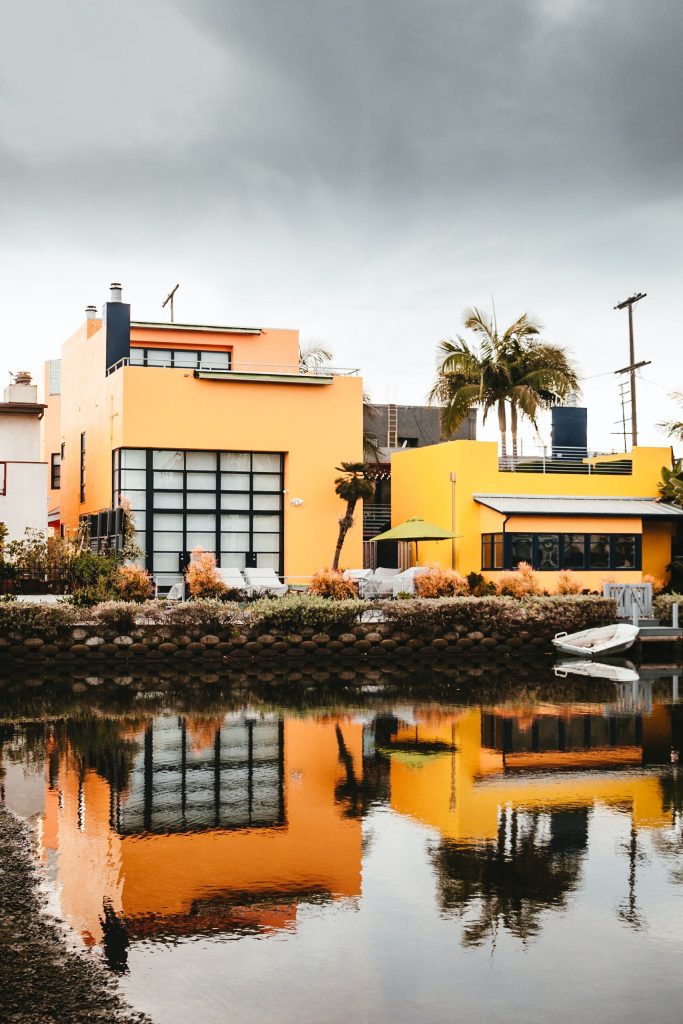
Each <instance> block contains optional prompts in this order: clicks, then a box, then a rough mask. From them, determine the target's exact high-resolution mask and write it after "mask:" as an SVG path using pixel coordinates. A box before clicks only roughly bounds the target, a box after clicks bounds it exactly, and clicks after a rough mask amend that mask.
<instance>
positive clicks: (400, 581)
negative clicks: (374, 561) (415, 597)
mask: <svg viewBox="0 0 683 1024" xmlns="http://www.w3.org/2000/svg"><path fill="white" fill-rule="evenodd" d="M424 572H427V566H426V565H414V566H412V568H410V569H406V570H405V571H404V572H400V573H399V574H398V576H394V578H393V579H392V581H391V583H392V591H393V595H394V597H396V595H397V594H414V593H415V577H416V576H420V575H422V573H424Z"/></svg>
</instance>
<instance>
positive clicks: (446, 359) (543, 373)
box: [429, 308, 578, 452]
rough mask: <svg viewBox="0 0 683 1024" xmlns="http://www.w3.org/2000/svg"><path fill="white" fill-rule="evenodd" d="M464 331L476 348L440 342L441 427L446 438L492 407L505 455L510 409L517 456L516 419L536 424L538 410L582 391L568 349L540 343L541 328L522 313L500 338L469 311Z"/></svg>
mask: <svg viewBox="0 0 683 1024" xmlns="http://www.w3.org/2000/svg"><path fill="white" fill-rule="evenodd" d="M463 323H464V325H465V327H466V328H467V329H468V330H470V331H472V332H473V334H474V335H475V337H476V339H477V342H478V347H477V346H472V345H471V344H470V343H469V342H468V341H467V340H466V339H465V338H462V337H460V336H459V335H458V336H457V338H456V340H455V341H442V342H441V343H440V345H439V347H438V357H439V364H438V367H437V376H436V381H435V383H434V385H433V387H432V390H431V392H430V395H429V398H430V401H433V402H438V403H439V404H440V405H441V406H442V409H443V413H442V428H443V431H444V434H445V436H446V437H448V436H450V434H451V433H452V432H453V431H454V430H455V429H456V428H457V427H458V426H459V425H460V423H462V422H463V420H464V419H465V417H466V416H467V414H468V413H469V410H470V409H471V408H472V407H473V406H478V407H479V408H480V409H481V410H482V414H483V419H484V421H485V420H486V417H487V415H488V414H489V412H491V410H492V409H496V410H497V412H498V424H499V428H500V432H501V439H502V443H503V452H505V445H506V434H507V418H506V417H507V413H506V406H507V405H509V407H510V414H511V421H510V422H511V428H512V442H513V452H515V450H516V445H517V418H518V415H520V414H521V415H523V416H526V417H527V418H528V419H529V420H531V422H532V423H534V424H535V423H536V418H537V415H538V412H539V410H540V409H548V408H550V407H551V406H552V405H554V404H556V403H557V402H558V401H561V400H562V399H564V398H565V397H566V396H567V395H568V394H569V393H570V392H571V391H574V390H576V389H577V388H578V377H577V374H576V369H575V367H574V366H573V365H572V363H571V361H570V359H569V357H568V355H567V352H566V350H565V349H563V348H560V347H559V346H557V345H550V344H548V343H547V342H544V341H542V340H541V339H540V337H539V336H540V333H541V330H542V325H541V324H540V323H539V322H538V321H535V320H533V319H532V318H531V317H529V316H528V315H527V314H526V313H523V314H522V315H521V316H520V317H519V318H518V319H517V320H516V321H515V322H514V323H513V324H511V325H510V326H509V327H508V328H507V329H506V330H505V331H504V332H503V333H502V334H499V332H498V328H497V325H496V324H495V323H492V322H491V320H490V318H489V317H488V316H487V315H486V314H485V313H483V312H482V311H481V310H479V309H476V308H475V309H466V310H465V311H464V314H463Z"/></svg>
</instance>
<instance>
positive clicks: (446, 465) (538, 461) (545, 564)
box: [391, 441, 683, 593]
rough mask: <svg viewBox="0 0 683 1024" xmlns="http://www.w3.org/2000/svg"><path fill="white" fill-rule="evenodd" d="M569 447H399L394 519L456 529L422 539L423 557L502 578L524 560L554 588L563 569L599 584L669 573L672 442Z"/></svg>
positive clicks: (681, 513) (590, 585)
mask: <svg viewBox="0 0 683 1024" xmlns="http://www.w3.org/2000/svg"><path fill="white" fill-rule="evenodd" d="M562 454H563V453H557V452H556V453H553V452H550V453H549V454H548V456H547V457H542V458H539V457H533V458H522V457H519V458H516V459H512V458H510V457H509V456H508V457H506V458H499V455H498V446H497V444H496V443H495V442H488V441H452V442H449V443H447V444H439V445H432V446H431V447H427V448H417V449H412V450H406V451H403V452H399V453H397V454H395V455H394V456H393V457H392V461H391V476H392V496H391V515H392V525H398V524H399V523H402V522H404V521H405V520H406V519H408V518H410V517H411V516H420V517H422V518H423V519H426V520H429V521H430V522H433V523H436V524H438V525H439V526H441V527H443V528H445V529H447V530H450V529H454V531H455V532H456V533H457V534H458V539H457V540H456V541H455V544H454V545H453V546H451V543H450V542H449V541H445V542H443V541H442V542H439V543H420V545H419V552H418V564H420V565H428V564H431V563H439V564H441V565H443V566H448V567H451V566H452V567H453V568H455V569H457V570H458V572H460V573H462V574H463V575H466V574H467V573H470V572H481V573H483V575H484V576H485V578H486V579H487V580H491V581H493V582H495V581H496V579H497V578H498V575H499V573H500V572H501V571H502V570H503V569H514V568H515V567H516V566H517V565H518V563H519V562H522V561H523V562H528V563H530V564H531V565H533V567H534V568H535V569H537V570H538V571H539V572H542V573H543V576H544V579H543V585H544V589H546V590H548V591H549V592H551V593H552V592H553V591H555V590H556V589H557V574H558V572H559V571H560V570H562V569H571V570H573V571H574V572H575V573H576V575H577V577H578V578H579V580H580V582H581V583H582V585H583V586H584V587H585V588H587V589H590V590H601V589H602V583H603V581H604V580H606V579H610V580H613V581H615V582H622V583H639V582H641V581H642V578H643V575H645V574H650V575H652V576H654V577H657V578H660V579H666V578H668V572H667V566H668V564H669V563H670V562H671V557H672V542H673V539H674V537H675V534H676V531H677V529H678V528H679V524H681V523H683V510H681V509H676V508H674V507H672V506H670V505H665V504H662V503H661V502H659V501H657V497H658V487H657V485H658V482H659V481H660V479H661V470H662V466H667V467H670V466H671V465H672V451H671V449H670V448H664V447H662V448H645V447H637V448H634V449H633V451H631V452H628V453H625V454H623V455H618V456H614V455H610V456H590V455H588V454H586V455H582V456H579V457H576V456H575V457H572V458H568V459H567V458H565V459H562V458H561V455H562ZM452 548H453V550H452Z"/></svg>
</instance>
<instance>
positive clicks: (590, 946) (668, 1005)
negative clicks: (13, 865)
mask: <svg viewBox="0 0 683 1024" xmlns="http://www.w3.org/2000/svg"><path fill="white" fill-rule="evenodd" d="M615 692H616V691H615ZM627 704H628V702H624V700H622V699H621V698H619V700H616V701H612V703H611V704H609V705H608V704H602V705H600V704H597V703H593V704H591V703H588V702H586V701H585V700H584V701H583V702H580V703H576V704H573V705H569V704H566V705H563V704H559V705H553V704H534V705H527V704H524V703H523V702H521V701H520V702H517V703H515V704H514V705H512V704H510V705H505V704H501V705H500V706H499V705H492V706H490V707H487V708H483V709H480V708H476V707H469V708H446V707H441V706H439V705H436V704H429V705H425V706H424V707H421V706H420V705H419V704H413V703H412V702H407V703H406V702H405V701H404V702H401V703H400V704H399V703H398V702H397V703H396V705H394V706H393V707H392V706H390V705H389V706H386V707H384V708H383V709H382V710H381V712H379V713H377V714H376V713H375V712H374V711H372V710H368V709H365V710H363V712H362V713H361V712H358V711H357V710H356V711H352V710H349V712H344V711H343V710H339V709H335V711H333V712H332V711H330V712H328V713H318V714H303V715H292V714H290V713H287V712H283V713H282V714H278V713H277V712H270V713H269V714H261V713H259V712H258V711H254V710H253V709H249V710H248V711H247V712H246V713H245V712H242V713H239V712H232V713H231V714H229V715H225V714H223V713H222V712H217V713H214V714H211V715H201V714H197V715H190V714H188V715H187V716H185V717H182V716H179V715H178V714H176V713H175V712H172V711H170V710H167V711H166V712H164V713H161V714H160V713H159V712H155V714H154V715H149V716H148V715H145V713H144V712H135V713H133V712H131V714H130V715H129V716H128V717H125V716H124V717H123V718H118V719H117V718H112V719H107V718H106V716H103V717H98V716H93V717H92V718H91V719H88V718H87V717H86V718H83V719H79V720H75V719H74V720H73V721H72V722H66V723H64V722H62V723H58V724H57V725H55V726H54V727H53V726H47V727H46V726H43V725H42V724H36V725H34V726H31V727H30V729H29V728H27V729H26V731H25V732H23V733H22V732H21V730H19V731H18V732H17V733H15V734H12V733H11V732H7V733H6V734H5V746H4V752H3V755H2V756H3V764H4V767H5V773H6V774H5V779H4V786H5V789H6V799H7V802H8V805H9V806H15V807H16V809H18V810H20V811H21V812H23V813H25V814H34V815H36V816H37V820H38V822H39V837H40V852H41V856H42V857H43V862H44V864H45V867H46V871H47V876H48V880H49V884H50V885H51V886H52V888H53V891H54V893H55V894H58V897H59V900H60V901H61V909H62V912H63V913H64V914H65V916H66V917H67V919H68V920H69V921H70V923H71V924H72V926H73V927H74V929H75V930H76V932H77V933H78V935H80V937H81V940H82V941H83V942H84V943H85V944H86V945H90V946H95V947H96V948H97V949H101V948H102V947H103V946H104V948H105V950H106V952H107V955H108V958H109V962H110V964H111V966H112V967H114V968H115V967H117V966H118V967H119V968H122V967H123V968H127V972H126V973H124V974H122V975H121V984H122V987H123V990H124V992H125V993H126V994H127V996H128V998H129V999H130V1000H131V1002H132V1003H133V1005H134V1006H135V1007H136V1008H139V1009H142V1010H146V1011H148V1012H149V1013H150V1014H151V1015H152V1017H153V1019H154V1020H155V1021H156V1022H158V1024H176V1022H181V1021H182V1022H186V1021H188V1020H193V1019H196V1020H197V1021H198V1022H206V1024H211V1022H214V1021H216V1022H218V1021H223V1020H230V1021H231V1022H234V1024H240V1022H242V1021H244V1022H249V1024H253V1022H258V1024H269V1022H271V1021H272V1022H275V1021H277V1022H278V1024H286V1022H292V1024H294V1022H296V1024H308V1022H311V1024H312V1022H314V1021H315V1022H316V1024H318V1022H319V1021H326V1022H332V1024H336V1022H345V1024H346V1022H351V1021H353V1022H356V1021H359V1022H363V1021H373V1022H389V1021H391V1022H406V1024H412V1022H417V1021H429V1022H434V1024H442V1022H443V1024H446V1022H448V1024H450V1022H452V1021H463V1022H468V1024H469V1022H471V1021H475V1022H476V1021H479V1020H481V1021H486V1022H498V1021H500V1022H501V1024H502V1022H503V1021H505V1022H508V1021H512V1022H520V1024H521V1022H522V1021H524V1022H525V1024H526V1022H535V1021H544V1022H545V1021H547V1020H548V1019H549V1018H551V1019H554V1020H556V1021H559V1022H571V1024H574V1022H576V1024H578V1022H584V1021H592V1020H595V1021H599V1022H601V1024H603V1022H606V1024H610V1022H612V1021H614V1022H617V1021H618V1022H620V1024H622V1022H624V1021H626V1022H634V1024H635V1022H636V1021H637V1022H641V1021H643V1020H648V1021H651V1022H654V1024H660V1022H661V1024H665V1022H666V1024H668V1022H669V1021H674V1020H678V1019H679V1017H680V1014H679V990H680V983H679V980H678V979H679V973H678V971H679V961H680V956H681V954H682V953H683V925H681V923H680V922H681V921H682V920H683V914H682V911H683V839H682V836H681V829H682V821H681V803H682V802H683V785H682V784H681V782H680V781H678V771H679V769H677V768H675V767H674V768H671V767H670V766H668V765H666V762H667V761H668V760H669V757H670V753H671V750H672V749H673V748H676V749H678V748H679V747H680V741H681V733H682V732H683V729H682V724H683V715H682V714H681V712H683V708H681V707H678V706H673V707H672V706H666V705H663V704H661V703H658V702H656V701H655V703H654V705H653V703H652V700H651V699H648V701H646V702H640V704H639V708H638V709H637V713H636V714H634V713H633V706H632V705H631V706H630V710H629V707H628V706H627ZM664 765H666V766H664ZM41 780H42V792H41V785H40V783H41ZM103 922H105V923H103Z"/></svg>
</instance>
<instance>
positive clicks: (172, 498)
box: [113, 448, 284, 575]
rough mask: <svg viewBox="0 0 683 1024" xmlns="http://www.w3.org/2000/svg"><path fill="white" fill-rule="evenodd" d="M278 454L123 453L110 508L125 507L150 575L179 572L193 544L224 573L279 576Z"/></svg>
mask: <svg viewBox="0 0 683 1024" xmlns="http://www.w3.org/2000/svg"><path fill="white" fill-rule="evenodd" d="M283 471H284V459H283V455H282V454H281V453H280V452H226V451H179V450H175V449H163V450H158V449H157V450H152V449H144V448H122V449H118V450H116V451H115V452H114V462H113V504H114V505H117V504H118V503H119V501H120V499H121V498H122V497H123V498H125V499H126V500H127V501H128V502H129V503H130V507H131V511H132V515H133V520H134V523H135V529H136V531H137V536H136V539H137V543H138V544H139V546H140V548H141V549H142V550H143V552H144V553H145V565H146V567H147V569H148V570H149V571H150V572H154V573H171V574H174V573H175V574H177V573H180V572H182V571H183V569H184V568H185V566H186V565H187V564H188V562H189V559H190V553H191V552H192V551H193V549H194V548H196V547H197V546H199V547H202V548H203V549H204V550H205V551H209V552H211V553H212V554H214V555H215V557H216V562H217V564H218V565H219V566H222V567H224V568H236V569H244V568H260V569H274V570H275V572H276V573H278V574H280V575H281V574H282V572H283V514H282V504H283V487H284V480H283Z"/></svg>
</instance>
